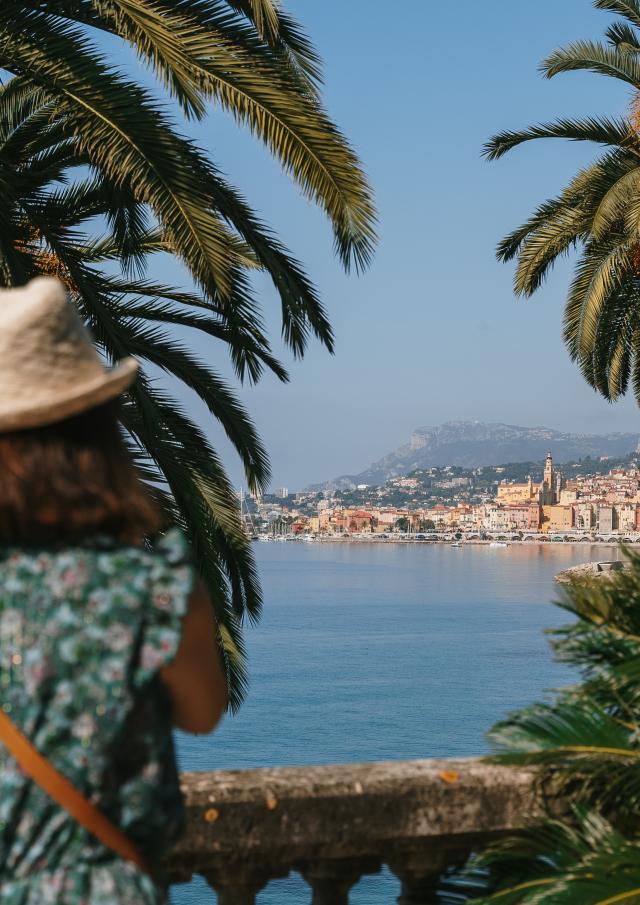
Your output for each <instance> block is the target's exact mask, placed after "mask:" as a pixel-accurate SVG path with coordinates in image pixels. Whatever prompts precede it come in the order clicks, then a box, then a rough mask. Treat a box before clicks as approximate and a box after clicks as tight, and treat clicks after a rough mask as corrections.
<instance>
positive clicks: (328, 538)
mask: <svg viewBox="0 0 640 905" xmlns="http://www.w3.org/2000/svg"><path fill="white" fill-rule="evenodd" d="M253 540H257V541H262V542H263V543H264V542H268V543H298V544H300V543H313V544H404V545H407V544H412V545H417V544H419V545H423V546H433V545H438V546H443V545H444V546H449V547H451V546H455V547H456V548H461V547H492V548H493V549H505V548H507V547H523V546H527V547H533V546H540V547H546V546H550V545H553V546H568V547H610V548H611V549H619V548H620V547H624V546H635V545H637V544H640V538H639V539H637V540H631V541H629V540H627V541H624V540H623V539H622V538H620V540H615V541H612V540H610V539H607V540H596V539H590V540H584V539H582V538H576V539H575V540H573V539H571V540H552V539H551V538H540V537H535V538H530V539H526V540H525V539H519V538H518V539H514V540H511V539H509V540H497V538H493V539H491V538H490V539H480V538H477V539H476V538H473V539H464V538H461V539H460V540H456V539H455V538H429V539H423V538H413V537H411V538H403V537H375V536H374V537H341V536H340V535H318V536H316V537H313V538H310V537H309V535H303V536H299V537H295V536H293V535H281V536H280V537H278V536H276V537H273V538H272V537H265V536H259V537H256V538H253Z"/></svg>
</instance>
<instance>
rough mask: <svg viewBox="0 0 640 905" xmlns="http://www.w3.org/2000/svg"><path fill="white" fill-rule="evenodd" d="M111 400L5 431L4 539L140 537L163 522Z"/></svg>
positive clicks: (0, 499) (0, 467) (0, 465)
mask: <svg viewBox="0 0 640 905" xmlns="http://www.w3.org/2000/svg"><path fill="white" fill-rule="evenodd" d="M162 521H163V520H162V517H161V515H160V511H159V509H158V508H157V507H156V505H155V503H154V502H153V500H152V498H151V496H150V494H149V492H148V491H147V490H146V489H145V487H144V485H143V484H142V482H141V481H140V479H139V477H138V475H137V473H136V470H135V468H134V465H133V462H132V460H131V456H130V454H129V450H128V449H127V446H126V443H125V441H124V437H123V434H122V431H121V428H120V425H119V423H118V404H117V403H115V402H110V403H107V404H106V405H101V406H98V407H96V408H93V409H90V410H89V411H87V412H83V413H82V414H81V415H76V416H75V417H73V418H67V419H66V420H65V421H59V422H57V423H56V424H50V425H46V426H44V427H37V428H32V429H29V430H23V431H15V432H12V433H7V434H0V544H3V545H6V544H38V543H44V544H50V543H64V542H65V541H83V540H85V539H87V538H88V537H91V536H92V535H96V534H108V535H110V536H112V537H115V538H117V539H118V540H121V541H124V542H127V543H140V542H142V540H143V539H144V537H145V536H149V535H152V534H155V533H156V532H157V531H158V530H159V529H160V527H161V526H162Z"/></svg>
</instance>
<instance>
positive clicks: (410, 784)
mask: <svg viewBox="0 0 640 905" xmlns="http://www.w3.org/2000/svg"><path fill="white" fill-rule="evenodd" d="M182 783H183V790H184V795H185V799H186V805H187V813H188V826H187V830H186V833H185V834H184V836H183V838H182V839H181V841H180V843H179V844H178V846H177V847H176V848H175V850H174V851H173V852H172V853H171V857H170V863H169V870H170V874H171V877H172V879H173V881H174V882H176V883H179V882H188V881H189V880H190V879H191V877H192V875H193V874H201V875H202V876H203V877H204V878H205V879H206V881H207V882H208V883H209V885H210V886H211V887H212V889H214V890H215V891H216V893H217V896H218V903H219V905H253V903H254V902H255V897H256V895H257V894H258V892H259V891H260V890H261V889H262V888H263V887H264V886H265V885H266V884H267V883H268V882H269V881H270V880H272V879H275V878H278V877H285V876H287V875H288V874H289V872H290V871H299V872H300V873H301V874H302V876H303V877H304V879H305V881H306V882H307V883H308V885H309V887H310V889H311V890H312V897H311V902H312V905H348V901H349V890H350V889H351V887H352V886H353V885H354V884H355V883H356V882H357V881H358V880H359V879H360V878H361V877H362V876H363V875H364V874H369V873H376V872H377V871H379V870H380V867H381V866H382V865H383V864H386V865H388V866H389V867H390V868H391V870H392V871H393V872H394V873H395V874H396V876H397V877H398V878H399V880H400V884H401V890H402V891H401V894H400V897H399V898H398V900H397V901H398V903H399V905H431V903H434V902H435V887H436V885H437V882H438V878H439V876H440V875H441V873H442V872H443V870H445V868H447V867H449V866H452V865H455V864H459V863H462V862H463V861H464V860H465V859H466V858H467V856H468V855H469V853H470V852H471V851H473V850H475V849H477V848H478V847H481V846H482V845H483V844H485V843H486V842H487V841H489V840H490V839H492V838H495V837H496V836H497V835H499V834H500V833H503V832H504V831H505V830H509V829H514V828H516V827H520V826H523V825H525V824H526V823H528V822H529V821H531V820H532V819H535V818H536V817H537V816H538V815H539V814H540V807H539V803H538V798H537V793H536V784H535V775H534V773H533V772H532V771H529V770H522V769H515V768H512V767H502V766H495V765H492V764H486V763H483V762H481V761H480V760H478V759H475V758H468V759H463V760H418V761H390V762H385V763H373V764H364V763H358V764H348V765H340V766H323V767H279V768H275V769H259V770H238V771H219V772H212V773H185V774H183V777H182Z"/></svg>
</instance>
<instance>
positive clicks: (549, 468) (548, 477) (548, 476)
mask: <svg viewBox="0 0 640 905" xmlns="http://www.w3.org/2000/svg"><path fill="white" fill-rule="evenodd" d="M542 480H543V483H544V484H546V485H547V487H548V489H549V490H553V489H554V486H553V485H554V483H555V482H554V480H553V456H552V455H551V453H547V461H546V462H545V466H544V478H543V479H542Z"/></svg>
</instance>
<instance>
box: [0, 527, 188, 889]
mask: <svg viewBox="0 0 640 905" xmlns="http://www.w3.org/2000/svg"><path fill="white" fill-rule="evenodd" d="M193 580H194V575H193V570H192V567H191V565H190V563H189V559H188V549H187V545H186V542H185V540H184V538H183V536H182V535H181V533H180V532H179V531H178V530H176V529H172V530H171V531H169V532H168V533H167V534H166V535H165V536H164V538H162V540H161V541H159V543H158V544H157V545H156V546H155V548H154V550H153V551H150V550H147V549H144V548H142V547H137V546H133V545H127V544H123V543H121V542H118V541H116V540H110V539H108V538H106V537H105V538H98V539H96V540H94V541H91V542H87V543H86V544H78V545H72V546H66V545H65V546H59V547H57V546H55V545H53V546H49V547H46V548H44V547H40V548H38V547H27V546H21V547H13V548H8V549H5V550H4V551H2V552H0V685H1V688H2V702H3V708H4V710H5V712H6V713H7V714H8V715H9V716H10V717H11V719H12V720H13V721H14V722H15V724H16V725H17V726H18V728H19V729H21V730H22V732H23V733H24V734H25V735H26V736H27V737H28V738H29V739H30V740H31V741H32V743H33V744H34V745H35V747H36V748H37V749H38V750H39V751H40V753H41V754H44V755H45V757H47V758H48V759H49V761H50V762H51V763H52V764H53V766H54V767H55V768H56V769H57V770H59V771H60V772H61V773H62V774H63V775H65V776H66V777H67V778H68V779H69V780H70V781H71V782H72V783H73V784H74V785H75V786H76V788H77V789H78V790H79V791H80V792H82V793H83V794H84V795H85V796H86V797H87V798H89V799H90V801H91V802H92V803H93V804H95V805H96V806H97V807H98V808H99V809H100V810H102V811H103V812H104V813H105V814H106V815H107V816H108V817H109V818H110V819H111V820H112V821H113V822H114V823H116V824H117V825H119V826H120V827H121V829H123V830H124V832H125V833H126V834H127V835H128V836H129V837H130V838H131V840H132V841H133V842H134V843H135V844H136V845H137V846H138V848H139V849H140V850H141V851H142V852H143V854H145V855H146V856H147V858H148V859H150V860H152V861H155V862H156V863H157V860H158V857H159V856H161V855H162V853H163V852H164V851H165V850H166V848H167V846H168V845H169V844H170V843H171V842H172V841H173V840H174V839H175V837H176V835H177V833H178V832H179V830H180V827H181V819H182V809H181V801H180V794H179V787H178V777H177V773H176V768H175V758H174V753H173V747H172V738H171V727H172V708H171V702H170V700H169V695H168V692H167V690H166V688H165V686H164V684H163V682H162V681H161V679H160V675H159V670H160V669H162V668H163V667H165V666H166V665H167V664H168V663H170V662H171V661H172V660H173V659H174V657H175V655H176V651H177V649H178V645H179V642H180V628H181V620H182V617H183V615H184V614H185V612H186V609H187V602H188V598H189V595H190V593H191V590H192V586H193ZM0 765H1V774H0V776H1V781H0V787H1V788H0V791H1V794H0V877H1V878H2V879H1V881H0V893H1V894H0V898H1V900H2V903H3V905H12V903H14V902H15V903H16V905H17V903H20V905H31V903H33V905H36V903H38V905H42V903H46V902H52V903H53V902H55V903H60V905H62V903H69V905H71V903H73V905H78V903H85V902H86V903H87V905H99V903H106V902H108V903H109V905H112V903H116V902H118V903H119V902H122V903H125V902H126V903H127V905H130V903H132V902H149V903H155V902H159V901H162V899H161V898H159V892H158V889H157V887H156V886H155V885H154V883H152V881H151V880H150V879H149V878H148V877H147V876H146V875H145V874H143V873H142V872H140V871H139V870H138V869H137V868H135V867H134V866H133V865H131V864H129V863H127V862H124V861H120V860H119V859H118V858H117V856H115V855H114V854H113V853H112V852H111V851H110V850H108V849H106V848H105V847H104V846H103V845H101V844H100V843H99V842H98V841H97V840H95V839H94V838H93V837H92V836H90V834H89V833H88V832H87V831H86V830H84V829H83V828H82V827H81V826H80V825H79V824H78V823H76V821H75V820H74V819H73V818H72V817H71V816H70V815H68V814H67V813H66V812H65V811H63V810H61V809H60V807H59V806H58V805H56V804H55V803H54V802H53V801H51V799H49V798H48V796H47V795H46V793H44V792H43V791H42V790H41V789H40V788H39V787H38V786H37V785H36V784H34V783H33V782H31V781H30V780H29V779H28V778H27V777H26V776H25V775H24V774H23V773H22V772H21V770H20V768H19V767H18V766H17V764H16V763H15V761H13V760H12V759H11V757H10V756H9V755H7V754H5V753H4V752H3V750H2V749H1V748H0Z"/></svg>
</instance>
